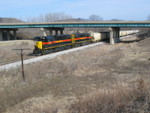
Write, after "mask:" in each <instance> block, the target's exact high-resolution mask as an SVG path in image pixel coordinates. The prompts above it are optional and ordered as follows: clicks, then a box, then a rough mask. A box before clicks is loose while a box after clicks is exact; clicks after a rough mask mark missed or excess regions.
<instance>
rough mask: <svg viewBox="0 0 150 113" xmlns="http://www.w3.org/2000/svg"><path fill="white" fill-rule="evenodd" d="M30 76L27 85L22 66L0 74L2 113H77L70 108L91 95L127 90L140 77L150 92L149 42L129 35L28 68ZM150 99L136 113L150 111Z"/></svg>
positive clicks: (0, 105) (27, 77)
mask: <svg viewBox="0 0 150 113" xmlns="http://www.w3.org/2000/svg"><path fill="white" fill-rule="evenodd" d="M25 76H26V81H25V82H24V81H23V80H22V75H21V73H20V68H18V69H14V70H11V71H3V72H0V77H1V79H0V112H4V113H75V112H71V111H70V112H68V110H69V109H70V108H71V107H70V106H71V105H73V104H74V103H78V102H77V101H78V100H80V99H81V100H82V99H83V98H84V97H86V96H87V95H92V93H93V92H98V91H100V92H109V91H110V90H114V89H115V90H118V89H121V90H119V91H123V90H122V89H123V87H127V89H129V88H130V87H131V86H133V85H135V84H137V81H138V80H139V79H142V80H144V81H145V83H146V84H147V88H148V92H150V90H149V85H148V84H149V83H150V38H149V37H148V38H138V37H136V36H135V37H129V38H127V39H122V42H121V43H118V44H115V45H109V44H105V45H101V46H96V47H92V48H89V49H86V50H82V51H77V52H74V53H70V54H67V55H62V56H58V57H56V58H54V59H52V60H46V61H43V62H38V63H34V64H29V65H25ZM148 94H150V93H148ZM147 98H148V100H147V101H146V102H147V103H149V104H144V105H141V104H139V105H141V106H144V107H141V109H140V110H139V108H138V109H136V107H135V106H136V105H135V106H134V110H133V109H132V112H137V110H138V112H139V111H140V112H144V113H148V112H149V111H150V109H149V108H150V101H149V96H148V97H147ZM84 102H85V101H84ZM78 105H80V104H79V103H78ZM94 105H95V104H94ZM146 105H147V106H146ZM74 108H76V107H74ZM128 109H131V107H130V108H128ZM81 111H82V110H81ZM127 112H128V111H126V113H127ZM76 113H86V112H85V111H84V112H83V111H82V112H80V111H78V112H76ZM89 113H92V112H89ZM93 113H96V112H93ZM118 113H119V112H118Z"/></svg>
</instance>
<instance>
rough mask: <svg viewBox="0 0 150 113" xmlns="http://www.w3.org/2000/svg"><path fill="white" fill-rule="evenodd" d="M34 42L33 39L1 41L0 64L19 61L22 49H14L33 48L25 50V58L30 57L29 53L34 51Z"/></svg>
mask: <svg viewBox="0 0 150 113" xmlns="http://www.w3.org/2000/svg"><path fill="white" fill-rule="evenodd" d="M33 47H34V42H33V41H31V40H16V41H5V42H0V53H1V55H0V65H1V64H3V63H5V62H12V61H19V60H20V51H16V50H13V49H16V48H17V49H19V48H29V49H31V50H28V51H25V52H24V53H25V55H24V56H25V58H28V57H30V56H28V54H30V53H32V50H33Z"/></svg>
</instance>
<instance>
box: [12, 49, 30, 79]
mask: <svg viewBox="0 0 150 113" xmlns="http://www.w3.org/2000/svg"><path fill="white" fill-rule="evenodd" d="M13 50H20V56H21V72H22V78H23V80H24V81H25V74H24V63H23V51H24V50H30V49H28V48H20V49H13Z"/></svg>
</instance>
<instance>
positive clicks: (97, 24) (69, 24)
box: [0, 21, 150, 28]
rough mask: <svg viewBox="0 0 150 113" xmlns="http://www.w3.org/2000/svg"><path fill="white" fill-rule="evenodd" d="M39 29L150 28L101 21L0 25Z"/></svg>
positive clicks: (139, 23)
mask: <svg viewBox="0 0 150 113" xmlns="http://www.w3.org/2000/svg"><path fill="white" fill-rule="evenodd" d="M41 27H45V28H46V27H53V28H54V27H62V28H65V27H150V21H109V22H107V21H101V22H50V23H0V28H41Z"/></svg>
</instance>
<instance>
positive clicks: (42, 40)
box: [33, 33, 93, 54]
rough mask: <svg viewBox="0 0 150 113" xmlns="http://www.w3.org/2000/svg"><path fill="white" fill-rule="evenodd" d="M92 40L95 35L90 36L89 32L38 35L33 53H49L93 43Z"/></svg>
mask: <svg viewBox="0 0 150 113" xmlns="http://www.w3.org/2000/svg"><path fill="white" fill-rule="evenodd" d="M92 40H93V37H92V36H90V34H89V33H80V34H72V35H57V36H43V37H38V38H37V41H36V44H35V48H34V50H33V53H34V54H48V53H51V52H55V51H60V50H64V49H69V48H72V47H75V46H81V45H83V44H88V43H91V42H92Z"/></svg>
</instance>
